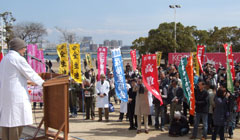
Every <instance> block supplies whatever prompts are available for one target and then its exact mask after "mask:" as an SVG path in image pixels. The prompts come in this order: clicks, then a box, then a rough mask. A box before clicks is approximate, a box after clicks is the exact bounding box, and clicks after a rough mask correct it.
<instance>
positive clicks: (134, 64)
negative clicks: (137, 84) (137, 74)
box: [130, 50, 137, 71]
mask: <svg viewBox="0 0 240 140" xmlns="http://www.w3.org/2000/svg"><path fill="white" fill-rule="evenodd" d="M130 54H131V59H132V67H133V71H135V70H136V69H137V56H136V50H131V51H130Z"/></svg>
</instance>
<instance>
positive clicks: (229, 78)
mask: <svg viewBox="0 0 240 140" xmlns="http://www.w3.org/2000/svg"><path fill="white" fill-rule="evenodd" d="M226 51H227V89H228V90H229V91H230V92H231V93H233V91H234V88H233V80H232V73H231V67H230V63H229V58H228V55H229V54H230V45H228V46H227V49H226Z"/></svg>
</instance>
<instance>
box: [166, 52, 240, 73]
mask: <svg viewBox="0 0 240 140" xmlns="http://www.w3.org/2000/svg"><path fill="white" fill-rule="evenodd" d="M189 55H190V53H168V63H169V64H175V65H177V66H178V65H179V63H180V60H181V58H182V57H184V56H189ZM233 58H234V62H240V53H233ZM206 63H210V64H213V65H214V66H215V68H216V69H218V68H219V67H220V66H221V65H222V66H224V67H225V68H226V55H225V53H205V61H204V62H203V64H206Z"/></svg>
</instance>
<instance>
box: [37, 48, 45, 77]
mask: <svg viewBox="0 0 240 140" xmlns="http://www.w3.org/2000/svg"><path fill="white" fill-rule="evenodd" d="M38 54H39V57H38V58H39V59H40V60H42V63H39V65H40V67H39V68H40V70H39V71H40V73H42V72H46V65H45V59H44V54H43V50H42V49H41V50H38Z"/></svg>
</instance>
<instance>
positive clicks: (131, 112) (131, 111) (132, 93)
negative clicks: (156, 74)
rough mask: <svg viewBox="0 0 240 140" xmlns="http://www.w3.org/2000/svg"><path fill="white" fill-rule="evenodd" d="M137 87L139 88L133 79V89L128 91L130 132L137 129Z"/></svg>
mask: <svg viewBox="0 0 240 140" xmlns="http://www.w3.org/2000/svg"><path fill="white" fill-rule="evenodd" d="M136 86H137V81H136V80H135V79H133V80H132V81H131V88H130V89H129V91H128V94H129V99H128V111H129V114H128V115H129V122H130V127H129V128H128V129H129V130H136V129H137V116H136V115H134V112H135V101H136V95H137V92H136V91H134V90H133V89H134V88H135V87H136ZM134 120H135V123H134Z"/></svg>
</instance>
